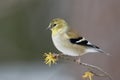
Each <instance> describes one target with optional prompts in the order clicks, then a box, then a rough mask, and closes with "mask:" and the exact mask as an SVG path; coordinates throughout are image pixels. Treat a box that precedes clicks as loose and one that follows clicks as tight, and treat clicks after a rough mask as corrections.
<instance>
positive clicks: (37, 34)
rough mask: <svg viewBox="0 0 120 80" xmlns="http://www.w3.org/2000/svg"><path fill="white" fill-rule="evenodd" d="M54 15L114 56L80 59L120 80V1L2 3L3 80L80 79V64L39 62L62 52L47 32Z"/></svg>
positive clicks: (0, 59)
mask: <svg viewBox="0 0 120 80" xmlns="http://www.w3.org/2000/svg"><path fill="white" fill-rule="evenodd" d="M56 17H60V18H64V19H65V20H67V22H68V23H69V25H70V26H71V27H72V28H74V29H75V30H77V31H78V32H81V33H82V35H83V36H85V37H86V38H87V39H88V40H89V41H90V42H92V43H94V44H97V45H99V46H101V48H102V49H103V50H105V51H106V52H108V53H110V54H111V55H112V56H110V57H108V56H106V55H102V54H87V55H85V56H83V57H82V61H83V62H87V63H90V64H94V65H97V66H100V67H102V68H103V69H104V70H105V71H107V72H108V73H110V74H111V75H112V76H113V79H114V80H118V79H119V73H120V70H119V67H120V63H119V60H120V59H119V57H120V53H119V48H120V43H119V41H120V1H119V0H114V1H113V0H104V1H101V0H73V1H70V0H59V1H58V0H1V1H0V80H42V79H44V80H80V79H79V78H80V74H81V73H82V72H81V71H82V69H80V66H78V65H75V64H71V63H67V64H66V63H64V62H63V63H62V62H61V63H60V64H57V65H55V66H53V67H51V68H49V67H48V66H47V65H45V64H44V62H43V61H42V60H41V59H40V58H41V57H42V55H43V53H44V52H49V51H51V52H58V51H57V50H56V49H55V47H54V45H53V44H52V41H51V34H50V33H51V32H50V31H49V30H46V28H47V27H48V25H49V22H50V20H51V19H53V18H56ZM100 80H101V79H100Z"/></svg>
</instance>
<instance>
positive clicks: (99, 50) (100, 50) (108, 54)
mask: <svg viewBox="0 0 120 80" xmlns="http://www.w3.org/2000/svg"><path fill="white" fill-rule="evenodd" d="M97 51H98V52H99V53H103V54H105V55H107V56H111V54H110V53H107V52H105V51H103V50H102V49H97Z"/></svg>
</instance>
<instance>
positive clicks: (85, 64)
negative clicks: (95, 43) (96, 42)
mask: <svg viewBox="0 0 120 80" xmlns="http://www.w3.org/2000/svg"><path fill="white" fill-rule="evenodd" d="M80 65H82V66H85V67H88V68H89V69H90V68H91V69H93V70H97V71H100V72H101V73H103V74H96V73H95V72H93V71H91V72H92V73H93V74H95V75H96V76H100V77H108V78H109V80H112V77H111V76H110V75H109V74H108V73H107V72H105V71H103V70H102V69H101V68H99V67H97V66H94V65H91V64H87V63H82V62H81V63H80Z"/></svg>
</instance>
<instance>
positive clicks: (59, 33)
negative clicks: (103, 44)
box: [48, 18, 104, 56]
mask: <svg viewBox="0 0 120 80" xmlns="http://www.w3.org/2000/svg"><path fill="white" fill-rule="evenodd" d="M48 29H50V30H51V31H52V41H53V43H54V45H55V47H56V48H57V49H58V50H59V51H60V52H62V53H63V54H64V55H69V56H81V55H84V54H86V53H89V52H100V53H104V52H103V50H101V49H100V48H99V47H98V46H96V45H93V44H92V43H90V42H89V41H88V40H86V39H85V38H84V37H82V36H81V35H78V34H77V33H76V32H74V31H73V30H72V29H71V28H70V27H69V26H68V24H67V22H66V21H65V20H64V19H60V18H55V19H53V20H52V21H51V22H50V24H49V27H48Z"/></svg>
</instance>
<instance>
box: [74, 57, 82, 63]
mask: <svg viewBox="0 0 120 80" xmlns="http://www.w3.org/2000/svg"><path fill="white" fill-rule="evenodd" d="M74 62H76V63H77V64H80V63H81V60H80V56H77V57H76V59H74Z"/></svg>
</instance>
